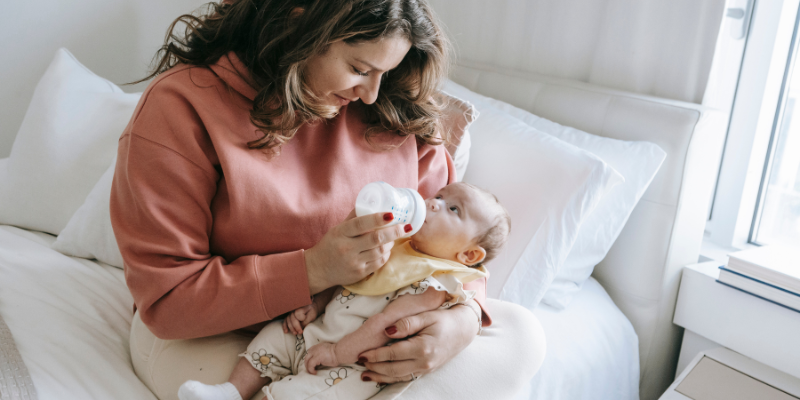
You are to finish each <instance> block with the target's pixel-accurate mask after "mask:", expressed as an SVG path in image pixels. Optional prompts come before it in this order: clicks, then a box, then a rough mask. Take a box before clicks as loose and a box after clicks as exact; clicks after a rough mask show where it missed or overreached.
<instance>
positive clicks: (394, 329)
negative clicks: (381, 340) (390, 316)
mask: <svg viewBox="0 0 800 400" xmlns="http://www.w3.org/2000/svg"><path fill="white" fill-rule="evenodd" d="M384 330H385V331H386V333H388V334H389V335H394V334H395V333H397V327H396V326H394V325H392V326H390V327H388V328H386V329H384Z"/></svg>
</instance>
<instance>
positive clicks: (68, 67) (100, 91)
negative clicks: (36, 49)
mask: <svg viewBox="0 0 800 400" xmlns="http://www.w3.org/2000/svg"><path fill="white" fill-rule="evenodd" d="M138 101H139V94H126V93H124V92H123V91H122V90H121V89H120V88H119V87H117V86H116V85H114V84H113V83H111V82H109V81H108V80H106V79H103V78H100V77H99V76H97V75H95V74H94V73H92V72H91V71H89V70H88V69H87V68H86V67H84V66H83V65H81V64H80V63H79V62H78V61H77V60H76V59H75V58H74V57H73V56H72V54H70V53H69V51H67V50H66V49H63V48H62V49H59V50H58V51H57V52H56V55H55V58H54V59H53V62H52V63H51V64H50V66H49V67H48V68H47V71H46V72H45V74H44V76H43V77H42V79H41V80H40V81H39V83H38V85H37V86H36V90H35V91H34V93H33V99H32V100H31V103H30V105H29V106H28V111H27V113H26V114H25V119H24V120H23V121H22V126H21V127H20V129H19V132H18V133H17V136H16V139H15V140H14V144H13V146H12V147H11V155H10V157H9V158H8V160H7V161H5V162H4V163H3V164H4V165H2V166H1V167H0V224H7V225H16V226H19V227H23V228H27V229H33V230H38V231H43V232H48V233H52V234H56V235H57V234H58V233H60V232H61V230H62V229H64V227H65V226H66V225H67V221H69V219H70V217H72V214H73V213H75V210H77V209H78V207H80V206H81V204H83V202H84V199H86V196H87V195H88V194H89V191H91V190H92V187H94V185H95V183H96V182H97V180H98V179H99V178H100V175H102V174H103V172H104V171H105V170H106V169H107V168H108V165H109V163H110V162H111V159H112V158H113V157H114V155H115V154H116V148H117V141H118V139H119V136H120V134H122V131H123V130H124V129H125V126H126V125H127V123H128V120H129V119H130V117H131V115H132V114H133V110H134V108H135V107H136V103H137V102H138Z"/></svg>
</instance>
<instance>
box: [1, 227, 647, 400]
mask: <svg viewBox="0 0 800 400" xmlns="http://www.w3.org/2000/svg"><path fill="white" fill-rule="evenodd" d="M54 239H55V238H54V237H53V236H50V235H47V234H43V233H36V232H29V231H25V230H22V229H18V228H14V227H10V226H0V316H2V317H3V318H4V319H5V322H6V323H7V324H8V327H9V329H10V330H11V333H12V334H13V336H14V340H15V341H16V344H17V347H18V349H19V352H20V353H21V355H22V360H23V361H24V362H25V364H26V366H27V368H28V370H29V372H30V375H31V378H32V379H33V383H34V385H35V387H36V390H37V392H38V395H39V399H41V400H48V399H154V396H153V395H152V394H151V393H150V391H149V390H148V389H147V388H146V387H145V386H144V384H142V383H141V382H140V381H139V379H138V378H137V377H136V375H135V374H134V373H133V369H132V367H131V362H130V356H129V354H128V332H129V330H130V321H131V318H132V305H133V300H132V299H131V296H130V294H129V293H128V290H127V287H126V286H125V283H124V276H123V273H122V271H121V270H120V269H117V268H114V267H111V266H108V265H104V264H101V263H96V262H92V261H88V260H83V259H79V258H73V257H67V256H64V255H62V254H60V253H58V252H56V251H54V250H51V249H50V247H49V245H50V244H51V243H52V242H53V241H54ZM535 313H536V315H537V316H538V317H539V319H540V320H541V322H542V325H543V326H544V329H545V332H546V333H547V345H548V350H547V352H548V354H547V357H546V359H545V362H544V365H543V366H542V369H541V370H540V372H539V373H538V374H537V376H536V377H535V378H534V379H533V381H532V382H531V385H530V386H529V387H528V388H527V389H526V392H525V393H521V397H519V398H521V399H522V398H524V399H529V398H535V399H576V400H577V399H587V400H588V399H615V400H618V399H623V400H624V399H638V381H639V364H638V360H639V357H638V350H637V349H638V347H637V340H636V334H635V333H634V331H633V328H632V327H631V324H630V322H628V320H627V319H625V317H624V316H623V315H622V313H621V312H620V311H619V310H618V309H617V307H616V306H615V305H614V303H613V302H612V301H611V299H610V298H609V297H608V295H607V294H606V292H605V291H604V290H603V288H602V287H601V286H600V284H598V283H597V282H596V281H594V280H592V281H591V282H589V283H588V284H587V285H586V287H585V288H584V289H583V290H582V292H581V293H580V294H579V295H578V296H577V298H576V299H575V300H574V302H573V304H572V305H570V307H569V308H568V309H566V310H564V311H562V312H556V311H554V310H552V309H550V308H548V307H546V306H544V307H541V308H539V309H537V310H536V311H535Z"/></svg>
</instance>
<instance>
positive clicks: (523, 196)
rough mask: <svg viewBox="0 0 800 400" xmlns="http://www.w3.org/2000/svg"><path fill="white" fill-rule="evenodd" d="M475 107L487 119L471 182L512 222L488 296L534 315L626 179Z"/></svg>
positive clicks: (474, 130)
mask: <svg viewBox="0 0 800 400" xmlns="http://www.w3.org/2000/svg"><path fill="white" fill-rule="evenodd" d="M451 94H452V93H451ZM455 95H457V96H458V93H455ZM474 104H475V106H476V108H477V109H478V111H479V112H480V117H479V118H478V119H477V120H476V121H475V122H474V123H473V124H472V125H471V126H470V136H471V139H472V152H471V154H470V163H469V166H468V167H467V172H466V175H465V176H464V182H467V183H472V184H474V185H477V186H479V187H482V188H484V189H486V190H489V191H490V192H492V193H494V194H495V195H496V196H497V197H498V199H499V200H500V202H501V203H502V204H503V205H504V206H505V207H506V208H507V209H508V211H509V214H510V215H511V233H510V235H509V239H508V244H507V245H506V247H505V248H504V249H503V250H502V251H501V253H500V254H499V255H498V257H497V259H495V260H494V261H491V262H490V263H489V264H488V269H489V272H490V274H491V279H489V281H488V288H487V294H488V296H489V297H493V298H498V297H499V298H500V299H502V300H507V301H512V302H514V303H517V304H521V305H523V306H525V307H528V308H533V307H535V306H536V305H537V304H538V303H539V301H540V300H541V299H542V297H543V296H544V294H545V292H546V290H547V288H548V287H549V285H550V283H551V282H553V280H554V279H555V277H556V273H557V272H558V270H559V268H560V267H561V265H562V264H563V262H564V261H565V260H566V258H567V255H568V254H569V251H570V249H571V248H572V246H573V244H574V243H575V240H576V239H577V237H578V228H579V227H580V226H581V224H582V223H583V222H584V220H585V219H586V217H587V216H588V215H589V214H590V213H591V212H592V210H593V209H594V208H595V207H596V205H597V204H598V203H599V202H600V200H601V199H602V198H603V196H605V194H606V193H608V191H609V190H611V188H613V187H614V186H615V185H617V184H619V183H621V182H622V181H623V180H624V179H623V178H622V177H621V176H620V175H619V174H618V173H617V172H616V171H614V169H613V168H611V167H610V166H609V165H608V164H606V163H605V162H603V161H602V160H601V159H599V158H598V157H596V156H594V155H593V154H591V153H589V152H587V151H584V150H581V149H579V148H577V147H575V146H573V145H571V144H569V143H566V142H564V141H562V140H559V139H557V138H555V137H553V136H552V135H548V134H546V133H543V132H541V131H539V130H537V129H535V128H533V127H531V126H529V125H527V124H525V123H523V122H522V121H520V120H519V119H516V118H514V117H512V116H510V115H508V113H506V112H504V111H502V110H500V109H498V108H496V107H492V106H489V105H488V104H479V103H474Z"/></svg>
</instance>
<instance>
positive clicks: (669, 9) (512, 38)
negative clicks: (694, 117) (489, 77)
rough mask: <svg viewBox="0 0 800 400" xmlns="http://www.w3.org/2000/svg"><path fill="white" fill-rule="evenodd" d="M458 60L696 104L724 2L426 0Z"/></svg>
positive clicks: (722, 0) (712, 54) (687, 0)
mask: <svg viewBox="0 0 800 400" xmlns="http://www.w3.org/2000/svg"><path fill="white" fill-rule="evenodd" d="M431 3H432V4H433V7H434V10H435V11H436V13H437V14H438V16H439V17H440V18H441V19H442V21H443V22H444V23H445V25H446V26H447V30H448V33H449V34H450V37H451V38H452V39H453V42H455V44H456V49H457V52H458V55H459V59H463V60H470V61H478V62H486V63H491V64H495V65H500V66H503V67H510V68H514V69H518V70H522V71H529V72H536V73H540V74H544V75H549V76H555V77H561V78H569V79H575V80H579V81H583V82H588V83H594V84H598V85H603V86H608V87H612V88H617V89H621V90H627V91H632V92H636V93H642V94H649V95H654V96H658V97H664V98H668V99H675V100H683V101H689V102H693V103H700V102H702V100H703V94H704V92H705V89H706V83H707V81H708V76H709V71H710V69H711V61H712V58H713V56H714V48H715V44H716V40H717V36H718V34H719V29H720V23H721V21H722V17H723V14H724V8H725V0H704V1H697V0H491V1H486V0H431Z"/></svg>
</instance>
